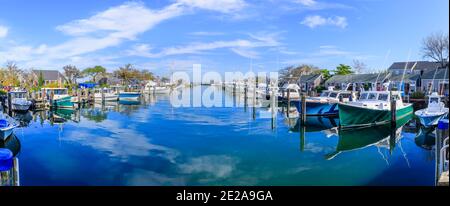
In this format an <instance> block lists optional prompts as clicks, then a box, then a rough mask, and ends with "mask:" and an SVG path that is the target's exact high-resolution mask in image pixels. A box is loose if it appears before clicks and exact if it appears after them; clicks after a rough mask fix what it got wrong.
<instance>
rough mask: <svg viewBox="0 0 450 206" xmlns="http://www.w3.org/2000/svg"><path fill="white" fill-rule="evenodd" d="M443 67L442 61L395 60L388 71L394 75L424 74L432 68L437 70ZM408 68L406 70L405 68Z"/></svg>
mask: <svg viewBox="0 0 450 206" xmlns="http://www.w3.org/2000/svg"><path fill="white" fill-rule="evenodd" d="M439 67H441V63H440V62H430V61H415V62H413V61H411V62H394V63H393V64H392V65H391V66H390V67H389V68H388V72H391V73H392V74H393V75H403V72H404V73H405V74H419V75H423V74H424V73H426V72H429V71H431V70H433V71H434V70H436V69H437V68H439ZM405 68H406V70H405Z"/></svg>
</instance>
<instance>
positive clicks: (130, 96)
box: [119, 92, 141, 101]
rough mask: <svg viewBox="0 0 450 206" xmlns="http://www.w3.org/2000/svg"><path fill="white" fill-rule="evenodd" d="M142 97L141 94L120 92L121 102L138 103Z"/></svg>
mask: <svg viewBox="0 0 450 206" xmlns="http://www.w3.org/2000/svg"><path fill="white" fill-rule="evenodd" d="M140 96H141V93H139V92H120V93H119V101H138V100H139V97H140Z"/></svg>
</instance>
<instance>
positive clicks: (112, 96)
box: [94, 94, 119, 102]
mask: <svg viewBox="0 0 450 206" xmlns="http://www.w3.org/2000/svg"><path fill="white" fill-rule="evenodd" d="M94 99H95V101H96V102H101V101H102V95H101V94H95V96H94ZM117 100H119V95H116V94H105V101H107V102H112V101H117Z"/></svg>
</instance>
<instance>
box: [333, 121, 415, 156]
mask: <svg viewBox="0 0 450 206" xmlns="http://www.w3.org/2000/svg"><path fill="white" fill-rule="evenodd" d="M411 118H412V116H409V117H406V118H402V119H401V120H399V121H397V124H396V129H395V130H392V129H391V125H390V124H387V125H381V126H375V127H368V128H362V129H352V130H350V129H339V130H338V135H339V140H338V144H337V146H336V150H335V151H334V152H332V153H329V154H327V155H325V159H327V160H331V159H333V158H335V157H336V156H337V155H339V154H340V153H342V152H347V151H353V150H359V149H363V148H366V147H369V146H376V147H377V148H378V151H379V152H380V154H381V155H382V157H383V159H386V157H385V156H384V154H382V153H381V150H380V149H381V148H386V149H388V150H389V152H390V153H392V151H393V150H394V148H395V146H396V145H397V143H398V142H399V140H400V139H401V138H402V137H403V136H402V135H401V132H402V129H403V126H404V125H405V124H406V123H407V122H409V120H411ZM399 146H400V147H401V145H400V144H399ZM400 149H401V150H403V149H402V148H400Z"/></svg>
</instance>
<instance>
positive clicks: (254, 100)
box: [253, 78, 258, 120]
mask: <svg viewBox="0 0 450 206" xmlns="http://www.w3.org/2000/svg"><path fill="white" fill-rule="evenodd" d="M256 88H258V78H256V81H255V87H254V88H253V120H255V119H256Z"/></svg>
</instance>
